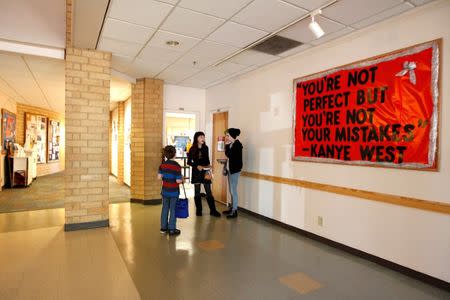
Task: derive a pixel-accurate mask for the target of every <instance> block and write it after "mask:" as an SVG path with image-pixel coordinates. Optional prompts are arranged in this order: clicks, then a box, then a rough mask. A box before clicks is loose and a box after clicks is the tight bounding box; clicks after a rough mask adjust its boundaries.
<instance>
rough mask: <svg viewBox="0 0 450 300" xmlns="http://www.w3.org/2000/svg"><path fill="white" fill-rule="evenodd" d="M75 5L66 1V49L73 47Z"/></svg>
mask: <svg viewBox="0 0 450 300" xmlns="http://www.w3.org/2000/svg"><path fill="white" fill-rule="evenodd" d="M72 12H73V5H72V0H66V48H70V47H72V28H73V21H72V20H73V13H72Z"/></svg>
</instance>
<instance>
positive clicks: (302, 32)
mask: <svg viewBox="0 0 450 300" xmlns="http://www.w3.org/2000/svg"><path fill="white" fill-rule="evenodd" d="M315 20H316V22H317V23H319V25H320V27H322V29H323V31H325V33H326V34H329V33H333V32H335V31H338V30H340V29H342V28H344V27H345V26H344V25H341V24H339V23H337V22H334V21H331V20H329V19H327V18H324V17H321V16H317V17H315ZM310 22H311V18H306V19H304V20H302V21H300V22H298V23H297V24H295V25H292V26H291V27H289V28H287V29H285V30H283V31H282V32H280V33H278V35H281V36H284V37H287V38H290V39H293V40H296V41H300V42H302V43H309V42H311V41H312V40H315V39H316V37H315V36H314V34H313V33H312V32H311V30H309V27H308V25H309V23H310Z"/></svg>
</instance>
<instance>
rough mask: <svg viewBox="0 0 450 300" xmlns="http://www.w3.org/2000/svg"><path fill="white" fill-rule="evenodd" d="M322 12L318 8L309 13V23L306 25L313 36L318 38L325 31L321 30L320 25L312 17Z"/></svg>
mask: <svg viewBox="0 0 450 300" xmlns="http://www.w3.org/2000/svg"><path fill="white" fill-rule="evenodd" d="M321 13H322V11H321V10H320V9H318V10H316V11H313V12H312V13H311V23H309V25H308V27H309V30H311V31H312V33H313V34H314V36H315V37H316V38H317V39H318V38H320V37H321V36H323V35H324V34H325V32H324V31H323V29H322V27H320V25H319V23H317V22H316V21H315V20H314V17H315V16H317V15H320V14H321Z"/></svg>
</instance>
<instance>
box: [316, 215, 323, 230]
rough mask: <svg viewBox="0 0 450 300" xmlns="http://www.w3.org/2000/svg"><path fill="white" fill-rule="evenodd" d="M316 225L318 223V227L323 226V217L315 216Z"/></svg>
mask: <svg viewBox="0 0 450 300" xmlns="http://www.w3.org/2000/svg"><path fill="white" fill-rule="evenodd" d="M317 225H319V226H320V227H322V226H323V218H322V217H321V216H318V217H317Z"/></svg>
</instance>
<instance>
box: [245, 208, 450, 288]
mask: <svg viewBox="0 0 450 300" xmlns="http://www.w3.org/2000/svg"><path fill="white" fill-rule="evenodd" d="M239 211H242V212H243V213H246V214H248V215H250V216H253V217H255V218H257V219H260V220H263V221H266V222H269V223H271V224H274V225H277V226H279V227H282V228H284V229H287V230H290V231H293V232H295V233H298V234H300V235H302V236H304V237H307V238H310V239H312V240H315V241H318V242H321V243H324V244H326V245H328V246H331V247H334V248H337V249H340V250H343V251H345V252H348V253H350V254H353V255H355V256H358V257H361V258H364V259H366V260H368V261H371V262H374V263H376V264H378V265H381V266H384V267H386V268H389V269H391V270H394V271H396V272H399V273H402V274H404V275H406V276H409V277H411V278H414V279H417V280H420V281H422V282H425V283H428V284H430V285H433V286H435V287H438V288H441V289H444V290H446V291H450V283H449V282H446V281H444V280H442V279H439V278H436V277H433V276H430V275H428V274H425V273H422V272H419V271H416V270H413V269H410V268H408V267H405V266H402V265H399V264H397V263H395V262H392V261H389V260H386V259H384V258H381V257H378V256H375V255H373V254H369V253H367V252H364V251H361V250H358V249H355V248H352V247H350V246H347V245H344V244H341V243H338V242H335V241H333V240H330V239H327V238H324V237H322V236H319V235H317V234H314V233H311V232H309V231H306V230H303V229H300V228H297V227H294V226H291V225H288V224H286V223H283V222H280V221H277V220H274V219H271V218H269V217H266V216H263V215H260V214H258V213H255V212H253V211H250V210H248V209H245V208H242V207H239Z"/></svg>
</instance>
